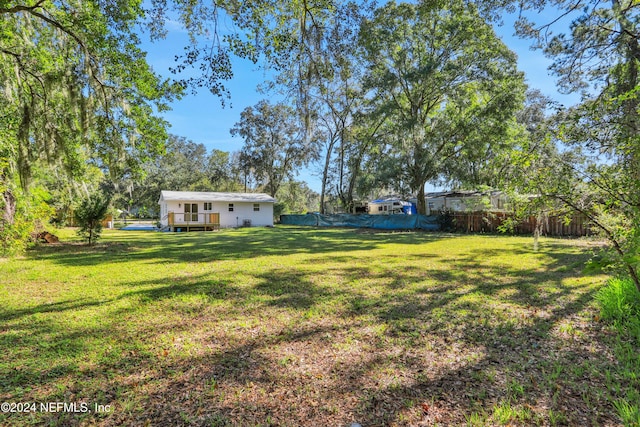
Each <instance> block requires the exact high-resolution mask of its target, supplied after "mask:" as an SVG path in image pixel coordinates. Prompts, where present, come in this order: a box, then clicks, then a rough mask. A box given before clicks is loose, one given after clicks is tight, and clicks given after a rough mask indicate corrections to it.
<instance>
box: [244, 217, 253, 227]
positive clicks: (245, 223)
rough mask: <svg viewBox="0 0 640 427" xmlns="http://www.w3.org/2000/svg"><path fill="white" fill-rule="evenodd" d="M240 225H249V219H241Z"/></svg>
mask: <svg viewBox="0 0 640 427" xmlns="http://www.w3.org/2000/svg"><path fill="white" fill-rule="evenodd" d="M242 226H243V227H251V220H250V219H243V220H242Z"/></svg>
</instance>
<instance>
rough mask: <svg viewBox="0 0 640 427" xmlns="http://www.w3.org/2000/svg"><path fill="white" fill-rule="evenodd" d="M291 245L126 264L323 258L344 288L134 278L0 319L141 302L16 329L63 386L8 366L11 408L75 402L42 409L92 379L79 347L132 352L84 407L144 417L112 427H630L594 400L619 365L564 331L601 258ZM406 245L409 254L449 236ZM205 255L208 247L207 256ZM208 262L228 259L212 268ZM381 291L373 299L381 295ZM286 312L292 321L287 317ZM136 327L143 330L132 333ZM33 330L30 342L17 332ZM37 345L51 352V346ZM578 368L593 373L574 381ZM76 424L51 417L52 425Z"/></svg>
mask: <svg viewBox="0 0 640 427" xmlns="http://www.w3.org/2000/svg"><path fill="white" fill-rule="evenodd" d="M287 231H288V232H289V231H290V232H291V233H292V234H291V235H289V234H288V233H284V234H278V233H281V232H282V230H260V231H259V232H257V233H247V232H244V231H241V232H238V234H237V235H234V234H233V233H229V236H226V235H224V236H223V235H222V234H220V235H218V237H224V239H219V240H220V241H209V239H210V238H211V239H214V240H215V239H216V235H215V234H213V235H212V236H211V237H209V236H208V235H199V236H182V235H180V236H169V237H170V239H168V240H169V242H170V245H169V246H170V247H169V248H159V247H158V245H159V243H158V242H159V241H154V242H153V243H144V242H139V241H136V240H135V239H133V240H131V241H129V242H128V243H126V244H127V245H129V246H127V248H126V251H131V252H130V253H129V252H127V254H126V256H130V257H134V258H135V257H139V258H138V259H147V258H148V259H153V260H154V262H166V261H175V262H188V261H203V259H202V258H203V257H204V258H205V259H204V260H205V261H206V260H209V261H213V260H218V259H244V258H252V257H254V256H259V254H260V255H264V254H265V253H267V254H281V255H287V254H293V253H299V252H307V253H312V254H316V255H318V257H317V258H314V260H315V262H324V261H326V262H330V263H332V265H333V266H332V267H331V269H330V270H329V271H327V272H326V273H327V274H330V275H331V276H333V277H338V278H340V279H341V280H342V281H343V282H344V283H340V284H339V286H320V285H318V284H317V283H318V281H317V277H316V276H314V275H315V274H317V272H311V271H310V270H305V269H303V268H300V269H292V270H283V269H281V268H277V267H267V268H265V270H264V271H261V272H255V273H252V279H253V285H252V286H245V287H241V286H236V285H235V284H234V283H233V282H232V281H231V280H229V279H228V278H227V279H213V278H211V276H210V275H204V274H203V275H191V276H188V277H184V276H179V275H175V276H172V277H167V278H166V281H165V284H158V283H157V281H153V280H151V281H145V280H133V281H131V282H130V283H126V284H123V286H124V288H125V289H126V290H125V291H124V292H122V293H121V294H120V295H119V296H118V297H117V298H114V299H113V300H110V301H101V302H99V303H98V302H92V301H88V300H84V299H78V300H70V301H63V302H58V303H53V304H42V305H40V306H36V307H34V308H32V309H22V310H19V311H16V312H15V313H11V312H10V311H7V312H2V313H0V320H5V321H17V320H21V319H22V318H29V317H34V318H37V317H38V316H40V315H42V314H48V315H53V314H59V313H63V312H69V311H75V310H78V309H81V308H83V307H87V308H89V307H92V306H93V305H96V304H105V305H108V304H111V303H114V302H118V301H120V302H121V301H131V302H132V304H131V307H130V308H126V307H125V308H121V309H119V310H117V311H116V312H114V314H113V316H112V318H110V319H105V323H106V324H105V325H104V326H103V327H100V328H95V329H93V330H91V329H87V330H85V331H65V330H64V329H63V328H62V326H53V325H48V326H47V327H44V328H41V326H43V325H40V326H38V324H35V323H34V324H33V326H32V327H30V326H25V324H26V325H29V322H26V320H28V319H24V320H25V321H23V322H21V323H20V324H14V325H11V326H8V327H5V329H4V330H3V332H4V334H2V335H0V338H1V339H2V340H4V342H2V344H3V345H7V346H13V347H14V348H15V346H18V347H22V348H23V351H24V352H28V351H30V350H31V349H33V348H39V349H40V350H41V351H42V354H40V355H38V356H37V357H38V358H39V360H44V361H46V360H51V361H54V362H53V363H51V366H52V368H50V369H51V371H47V369H42V368H40V369H38V368H36V367H30V368H28V369H23V372H22V375H23V376H17V375H16V374H15V373H14V371H12V370H11V369H15V367H16V366H18V365H19V362H18V361H17V360H13V361H11V363H8V364H4V365H2V368H1V369H0V376H4V377H5V378H9V377H10V378H12V380H11V381H10V382H7V383H2V389H1V391H2V394H3V397H16V395H15V394H14V393H15V390H16V388H18V387H24V386H25V385H29V384H31V385H34V384H39V387H43V386H44V387H43V391H42V392H43V393H45V396H44V397H46V398H48V399H49V400H55V399H60V398H64V395H61V396H60V395H58V394H55V393H51V394H49V395H46V393H47V392H46V390H47V387H46V386H47V385H48V386H51V385H52V384H55V382H56V381H57V380H58V379H59V378H61V377H65V376H70V375H74V374H76V375H88V374H89V373H88V372H87V371H86V370H85V371H83V370H82V369H80V368H78V367H77V365H76V364H73V363H68V364H65V363H64V362H62V361H61V360H71V361H74V360H75V359H76V358H80V355H81V354H82V353H83V352H84V351H86V349H87V348H86V346H83V345H82V342H83V339H85V340H86V339H90V340H98V341H99V340H103V339H105V338H104V337H105V336H106V337H109V339H117V340H118V342H119V344H118V345H117V346H116V347H117V354H115V355H112V356H104V357H102V358H101V359H99V364H100V368H101V369H102V370H104V371H105V372H107V373H108V375H107V378H105V379H104V380H99V381H96V382H95V383H88V384H87V385H86V386H85V388H84V389H83V390H81V392H82V393H83V395H84V396H85V397H87V398H94V399H98V398H99V397H100V396H102V397H100V399H103V400H102V401H101V402H104V403H110V402H113V403H114V404H118V402H122V401H123V400H125V401H133V403H131V406H130V407H128V408H127V410H124V409H123V408H122V407H120V408H119V409H120V410H119V411H118V413H116V414H113V416H112V417H111V418H110V419H109V422H110V423H111V424H114V425H115V424H131V423H133V424H135V423H143V420H155V421H158V422H161V423H163V424H165V425H232V424H236V425H248V424H251V425H257V424H263V425H267V424H271V425H321V424H326V425H329V424H330V425H348V423H350V422H353V421H357V422H359V423H360V424H362V425H366V426H386V425H394V424H398V425H419V423H423V424H426V425H432V424H436V423H439V424H443V425H464V424H467V421H468V420H467V419H465V417H466V416H470V415H471V414H473V413H475V414H479V415H478V416H480V417H485V418H486V419H485V424H492V423H494V421H495V420H493V419H491V417H492V416H493V412H492V411H494V409H495V408H496V407H498V406H499V405H502V404H505V403H508V404H509V405H511V406H513V407H514V408H516V409H518V410H520V411H521V412H522V413H521V414H520V415H514V416H513V419H511V420H509V421H508V422H511V423H514V424H520V425H531V424H540V425H548V424H551V423H552V422H551V419H552V418H553V416H554V415H553V414H554V413H557V414H560V415H562V417H564V418H561V419H560V421H559V422H557V424H567V425H578V424H579V425H598V424H615V423H616V422H617V420H615V419H614V417H613V416H612V415H611V413H612V412H611V405H610V403H608V401H607V400H606V397H605V396H604V395H602V394H599V392H598V390H599V388H600V386H602V387H604V386H605V384H604V381H605V380H604V374H603V372H604V371H605V370H606V368H607V366H608V364H609V363H610V362H609V360H608V355H607V354H606V353H599V352H598V351H594V348H595V349H596V350H599V349H600V347H598V346H600V345H601V344H600V343H599V342H598V341H595V342H592V341H590V340H593V339H596V340H597V339H598V336H597V334H594V335H589V336H585V337H584V338H583V337H582V336H581V335H579V333H578V332H580V333H582V332H583V331H575V330H574V331H572V330H571V329H569V328H567V330H566V331H565V332H564V334H565V337H564V338H563V337H562V336H560V335H561V334H562V333H563V332H562V331H560V332H559V331H558V328H559V327H560V326H562V325H563V322H566V321H572V320H575V318H576V316H579V315H580V313H582V312H583V311H584V310H585V309H586V308H587V307H588V306H589V304H590V302H591V300H592V298H593V293H594V289H595V288H594V287H593V286H588V285H579V284H572V285H571V286H569V285H567V284H565V283H564V281H565V279H570V278H575V277H576V276H579V270H580V266H581V265H582V264H583V263H584V262H585V261H586V260H587V258H588V256H589V255H588V254H585V253H584V252H582V251H580V250H576V249H575V248H572V247H570V246H568V245H562V244H558V245H550V246H549V247H548V248H546V249H543V250H542V251H541V252H540V253H537V254H532V253H531V251H527V250H525V249H522V248H521V247H519V246H517V245H515V244H514V245H511V246H509V245H507V247H506V248H505V250H507V251H509V252H511V253H512V254H516V255H518V256H519V257H521V258H522V259H523V260H524V261H526V260H527V259H529V260H534V259H538V257H541V258H543V262H541V263H540V265H538V266H537V267H531V266H526V265H525V266H523V267H522V268H517V267H513V266H510V267H508V266H506V265H505V264H503V263H501V260H500V258H501V257H502V256H503V255H504V252H503V251H497V250H482V249H474V248H469V249H467V250H464V251H462V252H461V253H460V254H457V255H456V256H454V257H452V258H451V259H447V260H445V259H444V255H442V256H441V255H435V254H426V255H423V256H417V255H409V256H406V257H404V258H403V256H402V254H398V255H392V256H389V257H387V258H385V260H386V261H387V262H388V263H389V265H385V264H384V263H375V262H372V261H371V260H369V259H365V260H364V261H363V262H362V263H360V264H359V265H355V266H354V265H351V264H349V263H348V261H349V260H350V258H349V256H348V255H344V254H339V255H335V254H334V253H336V252H343V251H348V252H349V251H351V252H353V251H357V250H363V249H372V248H376V247H377V246H378V245H379V244H381V243H383V242H386V241H387V240H388V239H389V238H390V236H389V235H384V234H383V235H377V234H374V235H365V236H362V235H355V234H354V233H353V232H348V231H338V232H336V231H335V230H331V231H330V232H327V233H324V232H323V230H320V231H317V230H314V231H311V232H310V231H308V230H305V231H304V232H298V231H297V230H295V229H294V230H287ZM270 233H271V234H270ZM276 237H277V238H276ZM395 237H398V238H399V239H400V241H401V242H402V243H403V244H419V243H426V242H429V241H433V240H434V239H437V238H438V237H437V236H430V235H418V236H415V235H398V236H395ZM163 238H164V237H160V239H163ZM271 239H275V240H271ZM222 240H224V241H222ZM162 242H165V241H162ZM165 243H166V242H165ZM198 246H203V248H201V249H197V250H196V249H194V248H196V247H198ZM224 247H226V252H223V249H222V248H224ZM189 248H191V252H194V251H195V252H196V254H197V255H198V256H195V255H194V253H189V252H190V249H189ZM178 249H180V250H178ZM183 249H184V251H183ZM126 251H125V252H126ZM174 251H176V252H177V253H174ZM199 251H202V252H199ZM208 251H213V252H215V253H213V254H208V255H207V252H208ZM84 255H86V254H84ZM95 255H96V258H93V255H91V257H90V258H89V259H87V258H83V255H82V254H81V253H77V254H69V257H68V258H67V259H65V258H64V257H63V259H62V260H61V261H59V262H61V263H69V265H91V264H92V263H96V262H100V261H99V259H98V257H99V253H98V254H95ZM103 255H104V254H103ZM45 256H49V255H46V254H45ZM51 256H53V255H51ZM118 256H120V255H118ZM76 257H77V258H76ZM207 257H208V258H207ZM156 258H158V260H156ZM403 259H404V260H405V261H406V262H403ZM323 260H324V261H323ZM111 261H112V262H113V261H114V259H112V260H111ZM115 261H117V259H115ZM309 262H313V261H309ZM76 263H79V264H76ZM83 263H86V264H83ZM370 284H371V286H373V287H374V289H369V288H367V286H369V285H370ZM188 296H203V297H204V299H203V300H202V302H201V303H192V302H190V301H191V300H189V299H186V301H187V303H185V304H184V305H182V306H181V305H180V304H179V302H180V297H188ZM174 300H175V301H174ZM164 301H169V302H174V303H173V305H171V304H169V305H166V304H163V305H158V307H159V309H160V308H161V309H164V310H173V311H175V313H172V314H174V315H175V317H177V318H175V319H174V318H173V317H169V319H170V320H167V321H166V323H165V324H162V325H160V326H158V325H149V326H145V325H144V324H140V323H135V321H136V319H135V316H136V314H137V312H138V310H139V309H138V307H136V306H135V304H133V303H140V304H143V305H144V304H146V305H148V306H149V307H154V306H155V305H157V304H159V303H161V302H164ZM214 301H223V302H226V303H228V304H229V306H231V307H234V308H237V309H238V310H241V314H235V313H232V312H231V311H228V312H225V311H222V312H220V313H218V312H212V311H211V310H210V305H209V304H210V303H211V302H214ZM249 302H250V304H249ZM327 303H329V304H332V305H331V307H329V308H330V310H331V314H329V315H327V317H326V318H325V317H315V318H314V317H312V318H310V319H307V318H305V313H308V312H309V310H310V309H312V308H314V307H317V308H323V307H325V305H326V304H327ZM208 310H209V311H208ZM281 310H286V312H287V313H288V316H289V317H287V318H286V319H289V320H282V319H278V318H277V315H278V314H280V313H281ZM225 313H226V314H227V315H229V316H236V318H235V320H238V321H241V320H244V319H245V318H246V319H253V320H255V321H256V322H259V323H260V325H259V326H260V328H250V327H246V328H244V329H242V330H241V331H239V332H233V331H220V330H217V329H216V327H217V325H218V324H219V323H217V322H224V321H225V319H224V318H222V317H221V318H220V319H219V320H218V319H217V318H216V316H217V315H221V316H224V314H225ZM3 316H4V317H3ZM202 316H208V317H207V319H209V320H207V322H209V323H198V322H203V321H202V320H201V317H202ZM122 322H134V323H133V325H132V327H131V328H128V325H126V324H123V323H122ZM44 326H46V325H44ZM25 327H26V328H27V329H26V330H23V331H25V332H28V336H29V338H28V339H26V340H24V339H23V341H21V340H20V339H18V335H19V334H7V332H10V331H11V330H12V329H16V330H15V331H14V332H17V328H25ZM194 327H196V328H197V329H196V330H197V331H198V333H199V334H202V335H203V337H202V338H201V341H200V342H199V343H200V347H199V351H198V352H196V353H195V354H188V355H183V356H180V357H176V358H168V357H165V356H163V353H162V349H158V350H157V351H155V352H152V351H149V350H148V348H145V345H147V344H148V342H149V341H150V340H153V339H156V338H157V337H158V336H159V335H161V334H164V333H167V332H168V331H171V332H172V333H174V334H179V333H180V332H185V333H189V332H190V331H192V328H194ZM586 329H587V331H586V332H584V333H588V332H589V331H588V327H587V328H586ZM371 330H374V331H377V332H371ZM559 333H560V335H559ZM9 337H11V338H9ZM81 337H82V339H81ZM68 340H73V341H75V342H76V344H75V347H72V348H71V349H70V350H69V351H68V352H67V353H66V357H65V358H58V357H56V355H57V352H58V351H60V347H56V345H55V342H61V343H63V342H66V341H68ZM106 341H107V342H108V340H106ZM39 342H40V343H41V342H46V343H47V345H48V346H49V347H47V346H40V347H38V344H37V343H39ZM591 344H594V345H595V346H596V347H590V345H591ZM576 367H578V368H583V369H582V372H577V371H576V372H574V368H576ZM140 373H144V375H140ZM131 377H135V378H136V380H135V385H132V380H131V379H130V378H131ZM138 377H141V378H138ZM147 390H148V391H147ZM123 395H124V396H125V397H123ZM41 397H42V396H41ZM127 399H128V400H127ZM423 404H424V405H423ZM120 405H122V403H120ZM425 405H426V406H425ZM530 408H533V409H530ZM527 410H528V411H529V412H528V414H529V415H527ZM560 415H558V416H560ZM64 416H66V415H55V414H53V415H51V414H50V415H43V417H45V418H46V417H48V420H56V421H59V420H60V418H58V417H64ZM89 417H90V416H89ZM518 417H521V418H518ZM527 417H528V418H527ZM536 417H537V418H536ZM45 421H46V420H45Z"/></svg>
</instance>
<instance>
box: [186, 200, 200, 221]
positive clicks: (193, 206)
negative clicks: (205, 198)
mask: <svg viewBox="0 0 640 427" xmlns="http://www.w3.org/2000/svg"><path fill="white" fill-rule="evenodd" d="M184 220H185V221H186V222H198V204H197V203H185V204H184Z"/></svg>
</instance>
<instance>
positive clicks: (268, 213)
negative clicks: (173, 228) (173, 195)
mask: <svg viewBox="0 0 640 427" xmlns="http://www.w3.org/2000/svg"><path fill="white" fill-rule="evenodd" d="M185 203H189V204H193V203H196V204H197V205H198V218H199V220H200V221H204V217H205V215H206V214H209V213H219V214H220V227H221V228H229V227H238V226H240V227H241V226H243V224H244V222H245V220H248V221H250V222H251V226H252V227H265V226H273V203H254V202H206V203H211V210H205V209H204V207H205V202H197V201H193V200H189V201H186V202H184V201H173V200H172V201H164V200H161V201H160V211H161V216H160V223H161V224H162V226H163V227H164V226H167V225H168V224H169V220H168V213H169V212H173V213H174V214H175V216H174V218H175V222H176V223H182V222H185V221H184V204H185ZM229 203H233V212H229ZM254 204H257V205H259V208H260V210H259V211H254Z"/></svg>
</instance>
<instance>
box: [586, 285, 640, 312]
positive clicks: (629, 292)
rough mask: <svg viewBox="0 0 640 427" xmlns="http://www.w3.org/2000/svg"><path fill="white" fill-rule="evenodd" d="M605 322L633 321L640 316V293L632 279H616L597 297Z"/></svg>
mask: <svg viewBox="0 0 640 427" xmlns="http://www.w3.org/2000/svg"><path fill="white" fill-rule="evenodd" d="M596 300H597V301H598V303H599V304H600V315H601V317H602V318H603V319H604V320H613V321H619V322H620V321H622V322H627V321H632V320H633V319H634V318H635V319H637V318H638V316H640V292H638V290H637V289H636V287H635V285H634V284H633V282H632V281H631V280H630V279H625V278H614V279H611V280H609V282H608V283H607V286H605V287H604V288H602V289H601V290H600V291H599V292H598V294H597V295H596Z"/></svg>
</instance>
